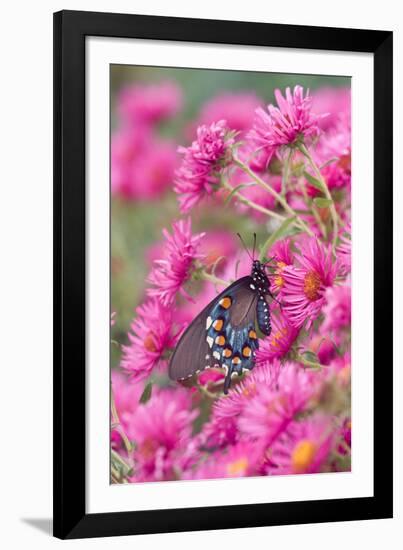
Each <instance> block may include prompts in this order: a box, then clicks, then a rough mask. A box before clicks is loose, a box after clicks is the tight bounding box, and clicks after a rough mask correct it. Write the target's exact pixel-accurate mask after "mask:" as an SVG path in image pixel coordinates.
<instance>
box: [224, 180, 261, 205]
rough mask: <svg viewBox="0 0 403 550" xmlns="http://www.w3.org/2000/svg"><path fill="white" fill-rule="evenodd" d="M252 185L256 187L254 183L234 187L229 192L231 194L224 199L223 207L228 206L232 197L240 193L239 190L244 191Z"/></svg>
mask: <svg viewBox="0 0 403 550" xmlns="http://www.w3.org/2000/svg"><path fill="white" fill-rule="evenodd" d="M254 185H256V183H241V184H240V185H237V186H236V187H234V189H233V190H232V191H231V193H230V194H229V195H228V196H227V197H226V199H225V201H224V206H227V204H229V202H230V201H231V199H232V197H233V196H234V195H235V194H236V193H238V191H240V190H241V189H244V188H245V187H253V186H254ZM245 198H246V197H245Z"/></svg>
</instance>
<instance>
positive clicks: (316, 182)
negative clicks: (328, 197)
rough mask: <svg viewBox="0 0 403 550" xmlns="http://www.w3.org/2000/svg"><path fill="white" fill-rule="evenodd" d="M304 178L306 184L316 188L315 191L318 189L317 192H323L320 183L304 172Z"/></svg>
mask: <svg viewBox="0 0 403 550" xmlns="http://www.w3.org/2000/svg"><path fill="white" fill-rule="evenodd" d="M304 177H305V179H306V180H308V182H309V183H310V184H311V185H312V186H313V187H316V189H319V191H324V189H323V185H322V182H321V181H319V180H318V179H316V178H314V177H313V176H312V175H311V174H310V173H309V172H307V171H306V170H305V171H304Z"/></svg>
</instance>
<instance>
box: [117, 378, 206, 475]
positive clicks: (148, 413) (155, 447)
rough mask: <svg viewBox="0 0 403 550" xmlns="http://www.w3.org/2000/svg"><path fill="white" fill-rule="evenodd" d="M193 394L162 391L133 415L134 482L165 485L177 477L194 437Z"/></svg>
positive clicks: (131, 428)
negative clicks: (161, 483) (186, 449)
mask: <svg viewBox="0 0 403 550" xmlns="http://www.w3.org/2000/svg"><path fill="white" fill-rule="evenodd" d="M191 405H192V401H191V399H190V397H189V394H188V393H187V392H186V391H184V390H180V389H176V390H175V391H172V390H162V391H160V392H158V393H156V394H153V395H152V397H151V399H150V400H149V401H148V402H147V403H146V404H140V405H139V406H138V407H137V409H136V411H135V413H134V414H133V415H132V417H131V420H130V423H129V426H128V430H127V433H128V436H129V437H130V439H131V440H132V441H134V443H135V451H134V460H135V465H136V466H135V473H134V479H133V481H163V480H172V479H175V478H176V477H177V475H178V474H179V472H176V471H175V469H176V466H177V465H178V463H179V460H180V457H181V454H182V453H183V450H184V449H185V448H186V445H187V444H188V442H189V440H190V437H191V433H192V422H193V420H194V419H195V417H196V416H197V410H193V411H192V410H191Z"/></svg>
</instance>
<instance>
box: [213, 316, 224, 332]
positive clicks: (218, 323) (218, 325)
mask: <svg viewBox="0 0 403 550" xmlns="http://www.w3.org/2000/svg"><path fill="white" fill-rule="evenodd" d="M223 324H224V321H223V320H222V319H217V320H216V321H214V323H213V328H214V329H215V330H216V331H217V332H218V331H220V330H221V329H222V327H223Z"/></svg>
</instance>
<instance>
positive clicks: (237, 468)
mask: <svg viewBox="0 0 403 550" xmlns="http://www.w3.org/2000/svg"><path fill="white" fill-rule="evenodd" d="M247 467H248V459H247V458H244V457H242V458H239V459H238V460H235V462H231V463H230V464H228V466H227V472H228V473H229V475H231V476H234V475H237V474H243V473H245V472H246V468H247Z"/></svg>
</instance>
